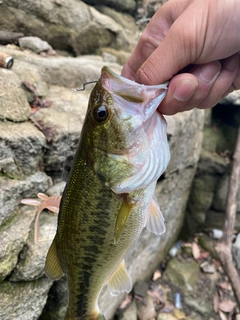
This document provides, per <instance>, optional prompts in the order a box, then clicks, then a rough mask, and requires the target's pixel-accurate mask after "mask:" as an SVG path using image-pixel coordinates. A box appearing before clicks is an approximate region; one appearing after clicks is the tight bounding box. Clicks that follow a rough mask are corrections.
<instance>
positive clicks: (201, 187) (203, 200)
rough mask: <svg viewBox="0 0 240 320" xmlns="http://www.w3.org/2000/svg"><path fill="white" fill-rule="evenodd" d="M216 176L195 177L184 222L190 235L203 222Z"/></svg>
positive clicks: (212, 195)
mask: <svg viewBox="0 0 240 320" xmlns="http://www.w3.org/2000/svg"><path fill="white" fill-rule="evenodd" d="M218 179H219V178H218V176H217V175H212V174H207V173H202V174H198V175H196V176H195V178H194V181H193V184H192V188H191V193H190V196H189V200H188V210H187V216H186V221H187V225H188V229H189V230H190V233H193V232H195V231H196V229H197V226H199V224H203V223H204V222H205V218H206V213H207V211H208V210H209V209H210V207H211V205H212V201H213V197H214V192H215V189H216V186H217V183H218Z"/></svg>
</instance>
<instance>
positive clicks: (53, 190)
mask: <svg viewBox="0 0 240 320" xmlns="http://www.w3.org/2000/svg"><path fill="white" fill-rule="evenodd" d="M65 186H66V182H65V181H61V182H58V183H56V184H54V185H53V186H52V187H50V188H49V189H47V191H46V194H47V195H49V196H60V195H62V193H63V190H64V188H65Z"/></svg>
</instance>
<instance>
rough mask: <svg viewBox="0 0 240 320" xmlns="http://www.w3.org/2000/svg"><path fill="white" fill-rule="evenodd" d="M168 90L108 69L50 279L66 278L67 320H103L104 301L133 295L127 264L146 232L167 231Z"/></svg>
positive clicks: (64, 205) (65, 202) (96, 96)
mask: <svg viewBox="0 0 240 320" xmlns="http://www.w3.org/2000/svg"><path fill="white" fill-rule="evenodd" d="M166 89H167V87H166V85H158V86H143V85H139V84H137V83H135V82H133V81H130V80H127V79H125V78H123V77H120V76H118V75H116V74H115V73H113V72H112V71H111V70H110V69H109V68H107V67H104V68H103V69H102V73H101V77H100V79H99V81H98V82H97V84H96V86H95V87H94V89H93V91H92V93H91V96H90V99H89V105H88V110H87V114H86V117H85V122H84V125H83V129H82V132H81V137H80V142H79V146H78V149H77V152H76V155H75V160H74V164H73V167H72V170H71V173H70V179H69V181H68V183H67V186H66V188H65V190H64V193H63V197H62V200H61V204H60V211H59V218H58V228H57V233H56V236H55V238H54V240H53V243H52V245H51V247H50V249H49V252H48V255H47V260H46V266H45V272H46V274H47V275H48V276H49V277H50V278H52V279H58V278H60V277H61V276H63V275H64V274H65V275H66V277H67V281H68V289H69V305H68V309H67V313H66V316H65V320H77V319H78V320H80V319H81V320H100V319H101V320H103V319H105V318H104V316H103V314H102V313H101V311H100V310H99V307H98V297H99V294H100V292H101V290H102V288H103V286H104V285H105V284H108V289H109V291H110V292H111V293H112V294H113V295H116V294H119V293H120V292H123V291H126V292H130V291H131V288H132V282H131V277H130V276H129V274H128V272H127V270H126V266H125V263H124V260H123V259H124V256H125V254H126V252H127V251H128V250H129V249H130V248H132V246H133V245H134V244H135V243H136V241H137V239H138V238H139V236H140V234H141V232H142V229H143V228H144V227H145V226H146V227H147V228H148V229H149V230H151V231H153V232H155V233H156V234H161V233H162V232H164V223H163V218H162V215H161V212H160V209H159V207H158V205H157V202H156V199H155V198H154V190H155V185H156V181H157V179H158V178H159V176H160V175H161V173H162V172H163V171H164V170H165V168H166V166H167V164H168V161H169V149H168V144H167V136H166V122H165V120H164V119H163V117H162V116H161V115H160V114H159V113H157V112H156V108H157V106H158V105H159V103H160V102H161V100H162V99H163V98H164V96H165V92H166Z"/></svg>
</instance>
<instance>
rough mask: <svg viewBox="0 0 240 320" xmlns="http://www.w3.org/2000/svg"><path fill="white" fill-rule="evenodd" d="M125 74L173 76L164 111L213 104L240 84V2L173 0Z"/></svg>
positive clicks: (146, 79) (155, 79)
mask: <svg viewBox="0 0 240 320" xmlns="http://www.w3.org/2000/svg"><path fill="white" fill-rule="evenodd" d="M122 75H123V76H124V77H127V78H129V79H132V80H135V81H137V82H139V83H143V84H148V85H153V84H159V83H163V82H165V81H167V80H169V79H171V80H170V83H169V89H168V93H167V95H166V98H165V99H164V100H163V102H162V103H161V105H160V106H159V111H160V112H161V113H164V114H168V115H170V114H175V113H177V112H179V111H185V110H189V109H192V108H194V107H197V108H209V107H213V106H214V105H215V104H216V103H217V102H218V101H219V100H221V98H222V97H223V96H225V95H226V94H228V93H229V92H232V91H233V90H236V89H240V1H239V0H228V1H225V0H169V1H168V2H167V3H165V4H164V5H163V6H162V7H161V8H160V9H159V10H158V11H157V12H156V14H155V15H154V16H153V17H152V19H151V21H150V22H149V24H148V25H147V27H146V29H145V30H144V32H143V33H142V35H141V38H140V40H139V42H138V44H137V46H136V48H135V50H134V52H133V54H132V55H131V57H130V58H129V60H128V61H127V63H126V64H125V65H124V67H123V70H122Z"/></svg>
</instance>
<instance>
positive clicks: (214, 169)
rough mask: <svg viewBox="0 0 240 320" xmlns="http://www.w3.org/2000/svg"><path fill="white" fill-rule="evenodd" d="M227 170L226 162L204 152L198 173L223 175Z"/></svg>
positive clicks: (218, 156)
mask: <svg viewBox="0 0 240 320" xmlns="http://www.w3.org/2000/svg"><path fill="white" fill-rule="evenodd" d="M226 168H227V162H226V160H225V159H224V158H223V157H221V156H220V155H218V154H217V153H212V152H209V151H206V150H202V152H201V156H200V160H199V163H198V169H197V170H198V171H197V172H201V173H203V172H204V173H209V174H223V173H224V172H225V170H226Z"/></svg>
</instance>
